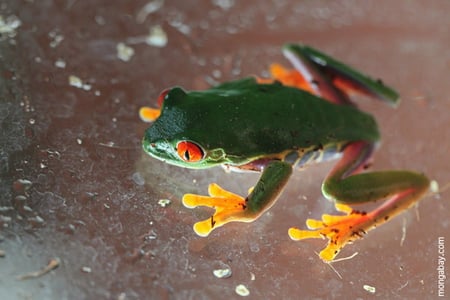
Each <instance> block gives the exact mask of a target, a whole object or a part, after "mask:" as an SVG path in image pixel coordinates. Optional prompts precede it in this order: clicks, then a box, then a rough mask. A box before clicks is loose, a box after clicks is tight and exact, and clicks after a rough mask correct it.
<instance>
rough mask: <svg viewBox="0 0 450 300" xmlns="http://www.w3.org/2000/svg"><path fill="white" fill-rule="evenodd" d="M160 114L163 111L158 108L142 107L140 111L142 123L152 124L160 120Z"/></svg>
mask: <svg viewBox="0 0 450 300" xmlns="http://www.w3.org/2000/svg"><path fill="white" fill-rule="evenodd" d="M160 114H161V110H159V109H156V108H150V107H141V109H140V110H139V117H141V120H142V121H144V122H147V123H151V122H153V121H155V120H156V119H158V117H159V115H160Z"/></svg>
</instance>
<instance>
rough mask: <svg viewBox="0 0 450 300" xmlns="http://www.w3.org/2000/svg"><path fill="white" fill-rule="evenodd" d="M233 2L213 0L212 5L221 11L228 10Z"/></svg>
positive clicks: (229, 0)
mask: <svg viewBox="0 0 450 300" xmlns="http://www.w3.org/2000/svg"><path fill="white" fill-rule="evenodd" d="M234 2H235V0H213V1H212V3H213V4H214V5H215V6H218V7H220V8H221V9H222V10H225V11H226V10H229V9H230V8H232V7H233V5H234Z"/></svg>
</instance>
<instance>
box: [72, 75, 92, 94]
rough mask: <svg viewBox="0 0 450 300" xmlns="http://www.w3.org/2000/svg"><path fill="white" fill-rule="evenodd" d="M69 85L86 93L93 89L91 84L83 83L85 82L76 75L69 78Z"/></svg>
mask: <svg viewBox="0 0 450 300" xmlns="http://www.w3.org/2000/svg"><path fill="white" fill-rule="evenodd" d="M69 85H70V86H73V87H76V88H79V89H83V90H85V91H89V90H90V89H91V88H92V86H91V85H90V84H88V83H83V81H82V80H81V79H80V78H79V77H77V76H75V75H70V76H69Z"/></svg>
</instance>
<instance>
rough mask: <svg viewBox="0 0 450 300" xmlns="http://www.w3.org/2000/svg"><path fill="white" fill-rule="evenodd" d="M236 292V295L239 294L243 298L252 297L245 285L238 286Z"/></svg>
mask: <svg viewBox="0 0 450 300" xmlns="http://www.w3.org/2000/svg"><path fill="white" fill-rule="evenodd" d="M235 292H236V294H238V295H239V296H242V297H246V296H248V295H250V291H249V290H248V288H247V287H246V286H245V285H243V284H239V285H237V286H236V289H235Z"/></svg>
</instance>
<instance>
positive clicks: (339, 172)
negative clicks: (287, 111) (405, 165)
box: [322, 142, 429, 208]
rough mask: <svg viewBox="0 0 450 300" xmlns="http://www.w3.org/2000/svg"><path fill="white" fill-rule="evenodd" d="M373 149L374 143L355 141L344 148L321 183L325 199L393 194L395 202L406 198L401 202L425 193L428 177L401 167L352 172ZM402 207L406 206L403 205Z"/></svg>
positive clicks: (356, 199) (354, 201) (342, 200)
mask: <svg viewBox="0 0 450 300" xmlns="http://www.w3.org/2000/svg"><path fill="white" fill-rule="evenodd" d="M373 148H374V147H373V144H370V143H366V142H355V143H353V144H351V145H349V146H348V147H347V148H346V149H345V150H344V155H343V157H342V159H341V161H340V162H339V163H338V164H337V165H336V167H335V168H334V169H333V170H332V171H331V173H330V175H329V176H328V177H327V178H326V179H325V181H324V183H323V185H322V191H323V193H324V195H325V196H326V197H327V198H328V199H331V200H335V201H336V202H338V203H345V204H357V203H363V202H371V201H377V200H381V199H383V200H385V199H389V198H393V197H394V198H395V199H397V202H398V201H400V199H399V198H405V199H404V200H402V201H403V202H404V201H405V200H406V199H409V200H410V202H411V201H412V202H414V200H415V199H416V198H418V197H420V196H421V195H422V194H423V193H424V192H426V190H427V189H428V186H429V180H428V179H427V178H426V177H425V176H424V175H422V174H418V173H415V172H411V171H404V170H401V171H382V172H371V173H363V174H355V173H358V172H359V171H360V170H362V169H363V168H364V165H365V164H366V163H367V161H368V160H369V159H370V157H371V154H372V152H373ZM408 195H409V196H408ZM415 195H416V196H415ZM402 201H400V202H402ZM403 204H407V203H403ZM410 204H412V203H409V205H410ZM409 205H408V206H409ZM397 206H398V205H397ZM403 208H405V207H404V205H403Z"/></svg>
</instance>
